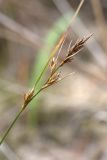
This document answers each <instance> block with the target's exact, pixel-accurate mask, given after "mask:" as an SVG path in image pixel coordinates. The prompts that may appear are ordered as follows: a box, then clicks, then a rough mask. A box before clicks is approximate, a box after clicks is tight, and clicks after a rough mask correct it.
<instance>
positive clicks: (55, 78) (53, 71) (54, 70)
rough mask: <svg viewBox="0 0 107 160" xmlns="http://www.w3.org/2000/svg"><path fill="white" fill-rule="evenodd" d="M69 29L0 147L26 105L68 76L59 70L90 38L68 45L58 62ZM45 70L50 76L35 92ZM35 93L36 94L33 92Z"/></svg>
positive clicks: (77, 11)
mask: <svg viewBox="0 0 107 160" xmlns="http://www.w3.org/2000/svg"><path fill="white" fill-rule="evenodd" d="M83 2H84V0H81V2H80V4H79V6H78V8H77V10H76V12H75V14H74V16H73V18H72V22H73V20H74V19H75V18H76V16H77V15H78V13H79V10H80V8H81V6H82V5H83ZM68 31H69V28H68V29H67V31H66V32H65V33H64V34H63V35H62V37H61V38H60V40H59V42H58V44H57V45H56V46H55V48H54V49H53V51H52V53H51V55H50V57H49V59H48V61H47V63H46V65H45V66H44V67H43V70H42V72H41V73H40V75H39V76H38V78H37V81H36V82H35V83H34V87H33V88H32V89H31V90H30V91H29V92H28V93H26V94H25V95H24V102H23V105H22V107H21V110H20V111H19V113H18V114H17V115H16V117H15V119H14V120H13V122H12V123H11V125H10V126H9V128H8V129H7V131H6V132H5V134H4V136H3V138H2V139H1V141H0V145H1V144H2V143H3V141H4V140H5V138H6V137H7V135H8V133H9V132H10V130H11V129H12V127H13V126H14V124H15V122H16V121H17V120H18V118H19V117H20V115H21V114H22V113H23V112H24V110H25V109H26V107H27V106H28V104H29V103H30V102H31V101H32V100H33V99H34V98H35V97H36V96H37V95H38V94H39V93H40V92H41V91H43V90H44V89H46V88H48V87H49V86H52V85H53V84H55V83H57V82H59V81H61V80H62V79H63V78H65V77H67V76H68V75H65V76H64V77H62V76H61V73H60V68H62V67H63V66H64V65H65V64H66V63H69V62H71V61H72V59H73V57H74V55H75V54H77V53H78V52H79V51H80V50H81V49H82V48H83V47H84V44H85V42H86V41H87V40H88V39H89V38H90V37H91V35H89V36H87V37H86V38H82V39H80V40H77V41H76V42H75V43H74V45H73V46H71V45H69V50H67V51H66V54H65V57H64V59H63V60H62V61H61V62H58V58H59V54H57V55H55V54H56V53H57V52H58V51H60V52H61V48H62V46H63V44H64V41H65V39H66V36H67V34H68ZM46 68H49V69H50V75H49V77H48V78H47V80H46V82H45V83H44V84H43V86H42V87H41V88H40V89H39V90H38V91H36V86H37V84H38V83H39V81H40V80H41V78H42V76H43V74H44V72H45V70H46ZM35 91H36V92H35Z"/></svg>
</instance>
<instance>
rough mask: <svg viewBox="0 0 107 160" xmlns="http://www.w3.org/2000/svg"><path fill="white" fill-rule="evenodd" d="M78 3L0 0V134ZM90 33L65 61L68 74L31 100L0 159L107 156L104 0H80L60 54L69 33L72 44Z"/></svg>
mask: <svg viewBox="0 0 107 160" xmlns="http://www.w3.org/2000/svg"><path fill="white" fill-rule="evenodd" d="M79 3H80V0H75V1H73V0H30V1H29V0H21V1H18V0H0V137H2V135H3V133H4V132H5V131H6V129H7V128H8V126H9V125H10V123H11V122H12V120H13V119H14V117H15V115H16V114H17V112H18V111H19V110H20V107H21V104H22V103H23V95H24V93H25V92H26V91H28V90H29V88H31V87H32V86H33V84H34V83H35V80H36V78H37V75H38V74H39V73H40V72H41V70H42V67H43V66H44V64H45V63H46V61H47V58H48V56H49V54H50V52H51V50H52V49H53V47H54V46H55V45H56V44H57V42H58V39H59V37H60V36H61V34H62V33H63V32H64V31H66V29H67V27H68V26H69V24H70V22H71V19H72V16H73V15H74V13H75V10H76V9H77V6H78V5H79ZM90 33H94V34H93V37H92V38H90V40H89V41H88V42H87V44H86V45H85V48H84V49H83V50H82V51H81V53H79V54H78V55H76V56H75V58H74V60H73V61H72V63H70V64H67V65H66V66H65V67H64V68H63V74H64V75H65V74H68V73H71V72H74V74H73V75H72V76H70V77H68V78H66V79H64V80H63V81H61V82H60V83H58V84H56V85H54V86H52V87H50V88H48V89H47V90H45V91H44V92H42V93H41V94H40V95H39V96H38V97H37V99H35V100H34V101H33V102H32V103H31V104H30V105H29V107H28V109H27V110H26V111H25V112H24V113H23V115H22V116H21V117H20V118H19V120H18V121H17V123H16V124H15V126H14V128H13V129H12V131H11V132H10V133H9V135H8V137H7V138H6V141H5V142H4V143H3V145H2V146H0V160H19V159H20V160H35V159H39V160H65V159H66V160H71V159H75V160H106V159H107V1H106V0H85V2H84V4H83V6H82V8H81V10H80V12H79V16H78V17H77V18H76V19H75V21H74V22H73V23H72V25H71V28H70V31H69V33H68V35H67V38H66V41H65V43H64V45H63V48H62V51H61V54H60V56H61V57H64V54H66V51H67V49H68V45H69V43H70V41H71V40H72V43H73V44H74V43H75V41H76V39H78V38H83V37H84V36H88V35H89V34H90ZM47 76H48V73H46V74H45V75H44V79H45V78H46V77H47ZM43 82H44V80H42V82H40V84H39V85H38V88H39V87H40V86H41V84H42V83H43Z"/></svg>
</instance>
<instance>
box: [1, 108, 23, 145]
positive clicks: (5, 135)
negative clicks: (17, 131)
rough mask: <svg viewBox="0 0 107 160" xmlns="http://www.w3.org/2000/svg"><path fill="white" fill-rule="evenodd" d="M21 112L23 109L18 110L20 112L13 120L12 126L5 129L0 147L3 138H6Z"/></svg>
mask: <svg viewBox="0 0 107 160" xmlns="http://www.w3.org/2000/svg"><path fill="white" fill-rule="evenodd" d="M22 112H23V107H22V109H21V110H20V112H19V113H18V114H17V116H16V117H15V119H14V120H13V122H12V124H11V125H10V127H9V128H8V129H7V131H6V133H5V134H4V136H3V138H2V139H1V141H0V145H1V144H2V143H3V141H4V140H5V138H6V137H7V135H8V133H9V131H10V130H11V128H12V127H13V126H14V124H15V122H16V121H17V119H18V118H19V117H20V115H21V113H22Z"/></svg>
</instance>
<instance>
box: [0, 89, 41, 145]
mask: <svg viewBox="0 0 107 160" xmlns="http://www.w3.org/2000/svg"><path fill="white" fill-rule="evenodd" d="M42 90H43V88H41V89H40V90H39V91H38V92H37V93H36V94H35V95H34V96H33V97H32V98H31V100H30V102H31V101H32V100H33V98H35V97H36V96H37V95H38V94H39V93H40V92H41V91H42ZM30 102H29V103H30ZM27 105H28V104H27ZM26 107H27V106H26ZM26 107H24V106H22V108H21V110H20V112H19V113H18V114H17V115H16V117H15V119H14V120H13V122H12V123H11V125H10V126H9V128H8V129H7V131H6V133H5V134H4V136H3V138H2V139H1V141H0V145H1V144H2V143H3V141H4V140H5V138H6V137H7V135H8V133H9V132H10V130H11V129H12V127H13V126H14V124H15V122H16V121H17V120H18V118H19V117H20V115H21V114H22V112H23V111H24V110H25V108H26Z"/></svg>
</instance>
